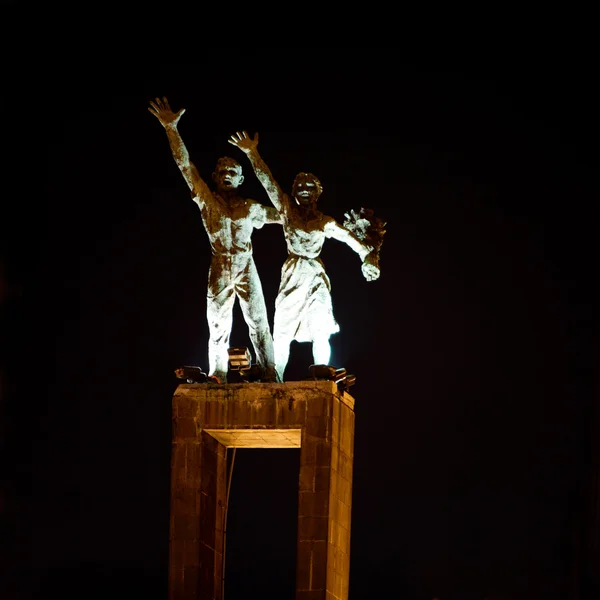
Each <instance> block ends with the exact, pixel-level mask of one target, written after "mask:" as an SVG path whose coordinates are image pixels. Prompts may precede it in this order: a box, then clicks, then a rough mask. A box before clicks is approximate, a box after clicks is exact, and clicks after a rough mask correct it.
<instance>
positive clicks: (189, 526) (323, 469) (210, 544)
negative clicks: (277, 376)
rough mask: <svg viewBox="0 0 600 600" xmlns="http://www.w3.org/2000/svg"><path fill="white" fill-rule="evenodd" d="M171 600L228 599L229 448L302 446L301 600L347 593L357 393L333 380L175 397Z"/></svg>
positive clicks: (205, 389)
mask: <svg viewBox="0 0 600 600" xmlns="http://www.w3.org/2000/svg"><path fill="white" fill-rule="evenodd" d="M172 443H173V446H172V455H171V520H170V541H169V547H170V553H169V557H170V558H169V599H170V600H192V599H194V600H197V599H198V600H214V599H218V598H220V597H221V586H222V565H223V515H224V509H225V499H226V491H227V490H226V467H227V465H226V447H240V448H282V447H292V448H297V447H300V469H299V473H298V495H299V497H298V542H297V543H298V547H297V566H296V600H317V599H318V600H321V599H322V600H333V599H342V600H345V599H347V598H348V583H349V578H350V520H351V507H352V467H353V456H354V399H353V398H352V396H350V395H349V394H348V393H345V392H341V391H340V390H339V389H338V386H337V385H336V384H335V383H333V382H331V381H295V382H288V383H284V384H281V383H270V384H266V383H250V384H228V385H220V386H219V385H214V384H185V385H180V386H179V387H178V388H177V390H176V391H175V394H174V396H173V438H172Z"/></svg>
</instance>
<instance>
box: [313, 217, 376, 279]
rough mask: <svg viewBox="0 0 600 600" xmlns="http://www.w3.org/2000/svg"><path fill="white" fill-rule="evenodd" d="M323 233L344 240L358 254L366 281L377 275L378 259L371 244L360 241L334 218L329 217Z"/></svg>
mask: <svg viewBox="0 0 600 600" xmlns="http://www.w3.org/2000/svg"><path fill="white" fill-rule="evenodd" d="M325 235H326V236H327V237H329V238H334V239H336V240H338V241H340V242H344V243H345V244H347V245H348V246H350V248H352V250H354V252H356V253H357V254H358V255H359V256H360V259H361V260H362V273H363V275H364V277H365V279H366V280H367V281H374V280H375V279H377V278H378V277H379V264H378V263H379V261H378V256H377V253H376V251H375V249H374V248H373V246H370V245H369V244H366V243H365V242H363V241H361V240H360V239H359V238H358V237H357V236H356V235H354V233H352V232H351V231H349V230H348V229H346V228H345V227H342V225H340V224H339V223H338V222H337V221H336V220H335V219H331V220H330V221H328V222H327V224H326V225H325Z"/></svg>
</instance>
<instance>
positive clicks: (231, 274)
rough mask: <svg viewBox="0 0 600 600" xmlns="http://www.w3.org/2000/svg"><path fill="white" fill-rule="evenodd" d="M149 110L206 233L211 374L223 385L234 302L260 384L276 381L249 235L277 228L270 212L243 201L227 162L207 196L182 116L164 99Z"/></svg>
mask: <svg viewBox="0 0 600 600" xmlns="http://www.w3.org/2000/svg"><path fill="white" fill-rule="evenodd" d="M148 110H149V111H150V112H151V113H152V114H153V115H154V116H155V117H156V118H157V119H158V120H159V121H160V123H161V125H162V126H163V127H164V128H165V131H166V132H167V138H168V140H169V145H170V146H171V151H172V153H173V157H174V159H175V162H176V163H177V166H178V167H179V169H180V171H181V173H182V174H183V177H184V179H185V181H186V182H187V184H188V186H189V188H190V191H191V194H192V198H193V200H194V202H196V204H197V205H198V207H199V208H200V213H201V215H202V221H203V223H204V227H205V229H206V233H207V234H208V239H209V242H210V247H211V250H212V259H211V263H210V270H209V274H208V294H207V302H206V317H207V320H208V329H209V334H210V339H209V343H208V361H209V373H208V375H209V376H211V377H216V378H217V379H218V380H219V382H220V383H225V382H226V381H227V370H228V362H229V355H228V352H227V349H228V347H229V337H230V334H231V328H232V324H233V307H234V303H235V299H236V297H237V299H238V301H239V303H240V307H241V309H242V313H243V315H244V319H245V321H246V324H247V325H248V331H249V335H250V340H251V341H252V345H253V347H254V352H255V357H256V362H257V363H258V364H259V365H260V366H261V367H262V368H263V369H264V377H263V378H262V379H261V380H262V381H264V382H274V381H277V380H278V379H277V373H276V371H275V365H274V354H273V338H272V336H271V331H270V328H269V321H268V317H267V310H266V306H265V299H264V294H263V290H262V285H261V282H260V279H259V277H258V272H257V270H256V265H255V263H254V257H253V255H252V242H251V236H252V232H253V230H254V229H255V228H256V229H260V228H261V227H262V226H263V225H264V224H265V223H281V217H280V216H279V213H278V212H277V211H276V210H275V209H274V208H272V207H266V206H263V205H262V204H260V203H258V202H255V201H254V200H249V199H247V198H243V197H242V196H240V195H239V193H238V187H239V186H240V185H241V183H242V182H243V181H244V176H243V175H242V167H241V166H240V165H239V163H237V162H236V161H235V160H233V159H232V158H229V157H224V158H220V159H219V160H218V161H217V166H216V168H215V171H214V173H213V174H212V179H213V181H214V184H215V187H216V191H214V192H213V191H211V190H210V189H209V187H208V186H207V184H206V183H205V182H204V180H203V179H202V178H201V177H200V174H199V173H198V170H197V168H196V166H195V165H194V164H193V163H192V162H191V160H190V157H189V154H188V151H187V148H186V147H185V145H184V143H183V140H182V138H181V135H180V133H179V131H178V130H177V124H178V122H179V119H180V118H181V115H183V113H184V112H185V109H184V108H182V109H180V110H179V111H178V112H176V113H174V112H173V111H172V110H171V107H170V106H169V102H168V100H167V98H164V97H163V98H162V100H161V99H160V98H156V99H155V100H154V101H153V102H152V101H151V102H150V107H149V108H148Z"/></svg>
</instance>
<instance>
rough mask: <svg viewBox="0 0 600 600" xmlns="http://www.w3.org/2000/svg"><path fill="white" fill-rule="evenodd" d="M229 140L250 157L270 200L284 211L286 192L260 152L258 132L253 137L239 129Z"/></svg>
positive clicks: (279, 209)
mask: <svg viewBox="0 0 600 600" xmlns="http://www.w3.org/2000/svg"><path fill="white" fill-rule="evenodd" d="M227 141H228V142H229V143H230V144H233V145H234V146H236V147H238V148H239V149H240V150H241V151H242V152H243V153H244V154H245V155H246V156H247V157H248V159H249V160H250V164H251V165H252V168H253V169H254V173H255V175H256V178H257V179H258V180H259V181H260V183H261V184H262V186H263V187H264V188H265V191H266V192H267V195H268V196H269V200H271V202H272V203H273V206H274V207H275V208H276V209H277V210H278V211H282V210H283V208H284V193H283V190H282V189H281V188H280V187H279V184H278V183H277V181H275V178H274V177H273V174H272V173H271V170H270V169H269V167H267V164H266V163H265V161H264V160H263V159H262V157H261V155H260V154H259V153H258V133H255V134H254V138H251V137H250V136H249V135H248V134H247V133H246V132H245V131H242V132H239V131H238V132H237V133H236V134H234V135H232V136H231V137H230V138H229V140H227Z"/></svg>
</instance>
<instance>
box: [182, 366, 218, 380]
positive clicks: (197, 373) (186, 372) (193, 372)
mask: <svg viewBox="0 0 600 600" xmlns="http://www.w3.org/2000/svg"><path fill="white" fill-rule="evenodd" d="M175 375H176V377H177V378H179V379H185V380H186V381H187V382H188V383H206V382H207V381H208V379H210V378H209V376H208V375H207V374H206V373H204V371H202V369H201V368H200V367H193V366H190V365H187V366H185V367H179V368H178V369H175Z"/></svg>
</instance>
